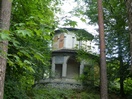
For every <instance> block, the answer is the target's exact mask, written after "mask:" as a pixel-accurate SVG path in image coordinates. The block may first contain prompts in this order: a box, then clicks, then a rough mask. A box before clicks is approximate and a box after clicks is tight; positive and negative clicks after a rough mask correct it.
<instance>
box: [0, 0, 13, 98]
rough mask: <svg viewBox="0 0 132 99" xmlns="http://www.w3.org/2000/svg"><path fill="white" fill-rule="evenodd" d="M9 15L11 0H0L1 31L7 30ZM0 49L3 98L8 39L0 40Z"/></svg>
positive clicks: (0, 96)
mask: <svg viewBox="0 0 132 99" xmlns="http://www.w3.org/2000/svg"><path fill="white" fill-rule="evenodd" d="M10 15H11V0H0V29H1V30H0V31H1V33H3V32H4V31H7V30H9V27H10ZM2 31H3V32H2ZM0 49H1V52H0V99H3V94H4V81H5V71H6V55H7V50H8V41H0Z"/></svg>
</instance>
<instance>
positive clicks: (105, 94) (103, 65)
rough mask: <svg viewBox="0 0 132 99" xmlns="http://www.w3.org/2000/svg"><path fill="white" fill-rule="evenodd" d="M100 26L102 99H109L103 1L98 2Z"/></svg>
mask: <svg viewBox="0 0 132 99" xmlns="http://www.w3.org/2000/svg"><path fill="white" fill-rule="evenodd" d="M98 24H99V38H100V87H101V88H100V91H101V94H100V98H101V99H108V91H107V71H106V56H105V37H104V21H103V9H102V0H98Z"/></svg>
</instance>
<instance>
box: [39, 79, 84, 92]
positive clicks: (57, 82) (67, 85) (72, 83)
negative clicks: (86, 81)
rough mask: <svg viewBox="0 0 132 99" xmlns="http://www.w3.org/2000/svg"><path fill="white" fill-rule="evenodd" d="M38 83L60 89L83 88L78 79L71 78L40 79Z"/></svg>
mask: <svg viewBox="0 0 132 99" xmlns="http://www.w3.org/2000/svg"><path fill="white" fill-rule="evenodd" d="M39 84H43V85H44V87H52V88H60V89H79V90H81V89H83V86H82V84H81V83H80V82H79V81H76V80H73V79H46V80H41V81H40V82H39Z"/></svg>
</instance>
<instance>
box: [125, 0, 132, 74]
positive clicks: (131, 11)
mask: <svg viewBox="0 0 132 99" xmlns="http://www.w3.org/2000/svg"><path fill="white" fill-rule="evenodd" d="M126 6H127V11H128V20H129V32H130V54H131V72H132V0H127V2H126Z"/></svg>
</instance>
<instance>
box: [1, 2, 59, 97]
mask: <svg viewBox="0 0 132 99" xmlns="http://www.w3.org/2000/svg"><path fill="white" fill-rule="evenodd" d="M54 1H55V2H54ZM54 1H51V0H28V1H21V0H13V2H12V5H13V6H12V16H11V29H10V32H6V31H5V33H4V34H2V35H1V39H6V40H8V41H9V49H8V64H7V70H6V71H7V72H6V80H5V98H9V97H10V99H11V98H13V99H14V97H15V99H20V98H19V97H20V93H21V97H22V98H24V97H25V98H24V99H26V94H27V92H29V91H30V90H31V89H32V86H33V85H34V83H35V82H36V81H38V80H40V79H43V77H44V73H45V72H46V71H47V70H48V68H49V66H50V61H49V60H50V53H51V52H50V42H51V38H52V36H53V31H54V29H55V28H56V26H57V24H56V22H55V19H54V13H55V12H56V11H57V10H58V9H57V7H56V5H57V4H58V3H59V0H54ZM13 83H14V85H13ZM12 86H14V87H12ZM7 90H8V91H7ZM12 90H14V91H13V92H14V93H13V92H12ZM18 90H19V91H18Z"/></svg>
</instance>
